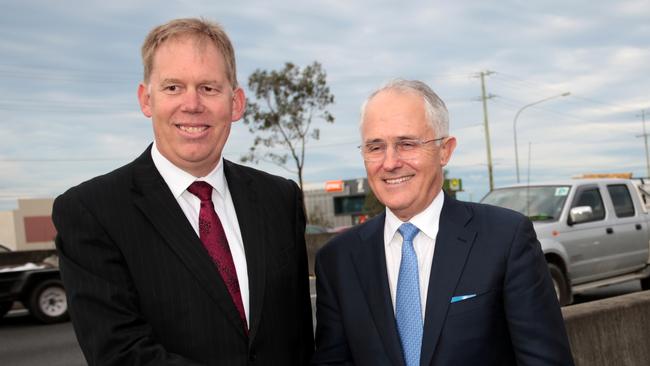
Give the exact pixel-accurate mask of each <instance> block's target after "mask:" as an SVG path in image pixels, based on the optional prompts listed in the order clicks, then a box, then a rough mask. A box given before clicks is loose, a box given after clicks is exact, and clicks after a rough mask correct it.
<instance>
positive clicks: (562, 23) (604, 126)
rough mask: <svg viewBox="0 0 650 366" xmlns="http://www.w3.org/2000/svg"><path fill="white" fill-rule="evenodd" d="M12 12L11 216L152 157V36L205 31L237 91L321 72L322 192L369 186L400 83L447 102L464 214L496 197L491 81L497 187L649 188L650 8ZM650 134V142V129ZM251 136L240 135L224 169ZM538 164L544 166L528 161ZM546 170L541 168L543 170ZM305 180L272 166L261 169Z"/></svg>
mask: <svg viewBox="0 0 650 366" xmlns="http://www.w3.org/2000/svg"><path fill="white" fill-rule="evenodd" d="M160 4H163V2H159V1H137V0H136V1H134V0H131V1H122V0H112V1H101V2H98V1H88V0H84V1H30V0H23V1H11V2H7V1H4V2H3V5H2V12H0V55H1V56H2V57H1V59H0V81H1V83H0V210H2V209H11V208H13V207H15V200H16V198H18V197H53V196H56V195H58V194H60V193H62V192H63V191H65V190H66V189H67V188H69V187H71V186H73V185H76V184H78V183H80V182H82V181H84V180H86V179H89V178H91V177H93V176H96V175H99V174H103V173H106V172H109V171H111V170H113V169H115V168H117V167H119V166H121V165H124V164H126V163H128V162H129V161H131V160H133V159H134V158H135V157H137V156H138V155H139V154H140V153H141V152H142V151H143V150H144V149H145V148H146V147H147V145H148V144H149V143H150V142H151V140H152V133H151V122H150V120H148V119H146V118H145V117H144V116H143V115H142V114H141V112H140V109H139V107H138V104H137V101H136V88H137V85H138V82H139V81H140V79H141V74H142V71H141V70H142V66H141V62H140V57H139V48H140V45H141V43H142V40H143V38H144V37H145V35H146V33H147V32H148V31H149V30H150V29H151V28H152V27H154V26H156V25H158V24H161V23H163V22H166V21H168V20H170V19H172V18H177V17H192V16H202V17H206V18H209V19H211V20H215V21H218V22H220V23H221V24H223V26H224V27H225V28H226V30H227V32H228V33H229V35H230V37H231V39H232V41H233V43H234V45H235V49H236V54H237V62H238V78H239V80H240V82H241V83H242V84H243V85H244V86H247V79H248V76H249V75H250V74H251V73H252V72H253V71H255V70H256V69H267V70H269V69H280V68H282V67H283V65H284V63H285V62H293V63H295V64H297V65H299V66H305V65H307V64H310V63H311V62H313V61H318V62H320V63H322V65H323V68H324V69H325V70H326V72H327V81H328V84H329V85H330V87H331V91H332V92H333V94H334V95H335V104H334V105H333V106H332V107H331V108H330V111H331V112H332V114H333V115H334V116H335V118H336V121H335V123H334V124H333V125H329V124H328V125H324V123H319V125H320V126H321V139H320V141H317V142H313V143H311V144H310V145H309V147H308V154H307V162H306V167H305V180H306V181H307V182H323V181H325V180H330V179H353V178H358V177H362V176H365V172H364V169H363V162H362V160H361V158H360V155H359V152H358V149H357V146H358V144H359V135H358V116H359V106H360V104H361V103H362V101H363V100H364V99H365V98H366V96H367V95H368V94H369V93H370V92H371V91H372V90H373V89H374V88H376V87H378V86H380V85H381V84H383V83H384V82H386V81H388V80H389V79H391V78H395V77H402V78H409V79H420V80H423V81H425V82H427V83H428V84H429V85H431V87H432V88H433V89H434V90H435V91H436V92H437V93H438V94H439V95H440V96H441V98H442V99H443V100H445V101H446V103H447V106H448V108H449V112H450V121H451V122H450V124H451V133H452V134H453V135H454V136H456V137H457V139H458V148H457V150H456V152H455V154H454V156H453V158H452V160H451V163H450V165H449V166H448V170H449V176H450V177H457V178H461V179H462V180H463V186H464V188H465V192H464V193H463V194H461V195H460V197H461V198H463V199H466V200H474V201H476V200H479V199H480V198H481V197H482V196H483V195H484V194H485V193H486V192H487V190H488V179H487V157H486V143H485V134H484V128H483V110H482V105H481V103H480V101H479V97H480V95H481V84H480V79H479V78H477V75H478V73H479V72H481V71H487V70H489V71H493V72H494V73H493V74H490V75H489V76H486V78H485V81H486V89H487V92H488V93H489V94H490V95H493V97H492V98H491V99H489V101H488V106H487V109H488V116H489V132H490V136H491V146H492V159H493V164H494V180H495V185H496V186H500V185H505V184H510V183H513V182H515V180H516V172H515V159H514V141H513V118H514V116H515V114H516V112H517V111H518V110H519V109H520V108H521V107H523V106H524V105H526V104H528V103H532V102H535V101H538V100H541V99H544V98H547V97H552V96H556V95H559V94H562V93H564V92H570V93H571V95H570V96H568V97H558V98H556V99H552V100H549V101H547V102H544V103H541V104H539V105H538V106H535V107H531V108H527V109H526V110H525V111H523V112H522V113H521V115H520V117H519V119H518V122H517V133H518V141H519V160H520V169H521V177H522V180H525V179H528V175H530V180H531V181H539V180H548V179H556V178H562V179H564V178H569V177H571V176H574V175H577V174H582V173H593V172H632V173H634V175H635V176H647V172H646V158H645V150H644V141H643V138H640V137H637V136H638V135H640V134H642V133H643V127H642V123H641V117H640V114H641V111H642V110H644V109H645V110H647V111H648V112H647V113H648V116H646V119H647V120H648V122H650V1H648V0H629V1H627V0H618V1H604V0H595V1H566V0H563V1H556V0H544V1H516V0H506V1H499V2H496V1H492V2H490V1H454V2H453V4H452V2H451V1H427V2H425V1H369V0H365V1H350V0H345V1H289V0H275V1H244V0H240V1H236V2H219V1H214V0H210V1H207V0H206V1H166V2H164V4H165V5H164V6H161V5H160ZM649 131H650V126H649ZM251 143H252V135H251V134H250V133H249V132H248V130H247V128H246V127H245V126H244V124H243V123H241V122H237V123H236V124H235V125H234V128H233V130H232V133H231V137H230V140H229V142H228V144H227V145H226V148H225V151H224V156H225V157H226V158H228V159H231V160H235V161H237V160H239V157H240V156H241V155H242V154H243V153H244V152H245V151H246V150H247V149H248V147H249V146H250V144H251ZM529 151H530V153H529ZM529 163H530V164H529ZM257 167H258V168H260V169H264V170H267V171H270V172H273V173H276V174H279V175H283V176H285V177H288V178H292V179H295V180H296V177H295V175H292V174H291V173H288V172H287V171H286V170H283V169H280V168H278V167H275V166H273V165H268V164H261V165H258V166H257Z"/></svg>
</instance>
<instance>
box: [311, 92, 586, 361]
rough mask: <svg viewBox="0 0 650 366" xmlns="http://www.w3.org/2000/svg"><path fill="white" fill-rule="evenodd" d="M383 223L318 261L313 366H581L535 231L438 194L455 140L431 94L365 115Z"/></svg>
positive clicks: (386, 99) (367, 158) (339, 243)
mask: <svg viewBox="0 0 650 366" xmlns="http://www.w3.org/2000/svg"><path fill="white" fill-rule="evenodd" d="M361 136H362V145H361V151H362V155H363V159H364V162H365V167H366V171H367V174H368V182H369V184H370V187H371V188H372V190H373V192H374V193H375V195H376V196H377V198H378V199H379V201H381V202H382V203H383V204H384V205H385V206H386V212H385V213H382V214H381V215H378V216H377V217H375V218H373V219H372V220H369V221H368V222H366V223H364V224H362V225H359V226H357V227H355V228H354V229H351V230H349V231H347V232H345V233H344V234H342V235H340V236H338V237H336V238H334V239H333V240H332V241H331V242H330V243H328V244H327V245H326V246H325V247H324V248H323V249H322V250H321V251H320V252H319V253H318V255H317V257H316V281H317V282H316V283H317V292H318V297H317V327H316V353H315V354H314V357H313V358H312V365H372V366H382V365H386V366H388V365H395V366H397V365H404V366H418V365H420V366H424V365H432V366H441V365H449V366H473V365H481V366H490V365H494V366H497V365H499V366H504V365H558V366H559V365H562V366H567V365H573V360H572V356H571V351H570V348H569V343H568V339H567V336H566V331H565V329H564V323H563V319H562V314H561V312H560V307H559V305H558V301H557V298H556V295H555V292H554V289H553V285H552V282H551V279H550V276H549V273H548V269H547V267H546V262H545V261H544V255H543V253H542V251H541V247H540V245H539V242H538V241H537V238H536V235H535V232H534V230H533V226H532V224H531V222H530V221H529V220H528V219H527V218H526V217H524V216H522V215H520V214H518V213H515V212H513V211H510V210H506V209H502V208H497V207H493V206H487V205H481V204H474V203H466V202H460V201H456V200H455V199H453V198H451V197H449V196H447V195H445V194H444V193H442V191H441V189H442V184H443V179H444V178H443V172H442V168H443V167H444V166H445V165H446V164H447V163H448V162H449V160H450V158H451V155H452V153H453V151H454V148H455V147H456V139H455V138H454V137H452V136H449V122H448V112H447V108H446V107H445V105H444V103H443V102H442V100H440V98H438V96H437V95H436V94H435V93H434V92H433V91H432V90H431V89H430V88H429V87H428V86H427V85H426V84H424V83H422V82H419V81H406V80H396V81H393V82H391V83H389V84H387V85H386V86H384V87H382V88H380V89H379V90H377V91H375V92H374V93H373V94H371V95H370V97H369V98H368V100H367V101H366V102H365V104H364V106H363V108H362V113H361Z"/></svg>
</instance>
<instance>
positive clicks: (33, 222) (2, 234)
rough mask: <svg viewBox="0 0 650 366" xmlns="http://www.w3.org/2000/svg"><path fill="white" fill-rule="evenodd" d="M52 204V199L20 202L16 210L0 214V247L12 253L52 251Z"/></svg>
mask: <svg viewBox="0 0 650 366" xmlns="http://www.w3.org/2000/svg"><path fill="white" fill-rule="evenodd" d="M53 203H54V200H53V199H51V198H38V199H19V200H18V208H17V209H15V210H12V211H2V212H0V245H2V246H3V247H5V248H6V249H9V250H11V251H24V250H40V249H54V237H55V236H56V230H55V229H54V224H53V223H52V204H53ZM0 249H1V248H0Z"/></svg>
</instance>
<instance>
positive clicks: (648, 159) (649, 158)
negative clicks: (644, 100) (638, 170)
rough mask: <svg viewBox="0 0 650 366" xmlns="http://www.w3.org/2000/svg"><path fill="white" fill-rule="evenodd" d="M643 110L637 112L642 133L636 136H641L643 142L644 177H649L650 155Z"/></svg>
mask: <svg viewBox="0 0 650 366" xmlns="http://www.w3.org/2000/svg"><path fill="white" fill-rule="evenodd" d="M645 112H646V111H645V110H641V114H637V115H636V116H637V117H641V121H642V123H643V135H637V136H636V137H643V141H644V142H645V165H646V174H647V175H646V177H650V155H648V133H647V132H646V129H645Z"/></svg>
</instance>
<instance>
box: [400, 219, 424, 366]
mask: <svg viewBox="0 0 650 366" xmlns="http://www.w3.org/2000/svg"><path fill="white" fill-rule="evenodd" d="M398 230H399V232H400V234H402V238H403V239H404V241H403V243H402V261H401V262H400V265H399V277H398V279H397V300H396V301H395V302H396V311H395V313H396V315H395V317H396V318H397V330H398V332H399V337H400V340H401V342H402V350H403V351H404V361H405V362H406V366H418V365H420V350H421V348H422V331H423V328H424V327H423V325H422V315H421V313H422V308H421V307H420V275H419V272H418V259H417V256H416V255H415V249H413V238H415V236H416V235H417V234H418V232H419V231H420V229H418V228H417V227H416V226H415V225H413V224H411V223H408V222H407V223H405V224H402V226H400V227H399V229H398Z"/></svg>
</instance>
